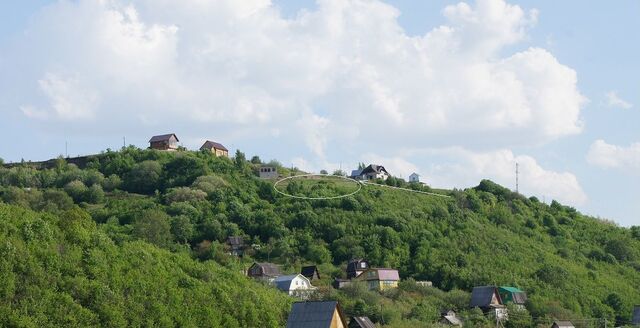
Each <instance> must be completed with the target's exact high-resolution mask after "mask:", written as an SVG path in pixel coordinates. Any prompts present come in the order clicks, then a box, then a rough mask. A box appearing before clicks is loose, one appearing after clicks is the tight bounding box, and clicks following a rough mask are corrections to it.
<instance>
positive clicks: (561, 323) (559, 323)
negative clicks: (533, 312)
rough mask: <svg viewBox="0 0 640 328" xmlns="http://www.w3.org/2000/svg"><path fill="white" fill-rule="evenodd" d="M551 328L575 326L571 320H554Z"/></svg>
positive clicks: (571, 327) (572, 327) (570, 327)
mask: <svg viewBox="0 0 640 328" xmlns="http://www.w3.org/2000/svg"><path fill="white" fill-rule="evenodd" d="M551 328H576V327H575V326H574V325H573V323H572V322H571V321H559V320H558V321H554V322H553V325H551Z"/></svg>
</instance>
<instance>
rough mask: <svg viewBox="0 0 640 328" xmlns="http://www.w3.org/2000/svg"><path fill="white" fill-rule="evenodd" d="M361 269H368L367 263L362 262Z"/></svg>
mask: <svg viewBox="0 0 640 328" xmlns="http://www.w3.org/2000/svg"><path fill="white" fill-rule="evenodd" d="M360 267H361V268H363V269H364V268H366V267H367V262H364V261H363V262H360Z"/></svg>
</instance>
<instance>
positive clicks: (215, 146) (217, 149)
mask: <svg viewBox="0 0 640 328" xmlns="http://www.w3.org/2000/svg"><path fill="white" fill-rule="evenodd" d="M200 150H206V151H210V152H211V153H213V154H214V155H215V156H216V157H229V150H228V149H227V148H226V147H225V146H223V145H222V144H221V143H218V142H215V141H210V140H207V141H205V142H204V144H203V145H202V147H200Z"/></svg>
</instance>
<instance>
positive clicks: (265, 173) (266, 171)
mask: <svg viewBox="0 0 640 328" xmlns="http://www.w3.org/2000/svg"><path fill="white" fill-rule="evenodd" d="M258 174H259V175H260V179H276V178H278V170H277V169H276V168H275V167H272V166H261V167H260V168H259V169H258Z"/></svg>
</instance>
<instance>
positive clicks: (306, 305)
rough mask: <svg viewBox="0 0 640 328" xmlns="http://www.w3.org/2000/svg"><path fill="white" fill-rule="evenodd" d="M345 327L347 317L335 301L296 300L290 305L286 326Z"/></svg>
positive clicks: (307, 327) (302, 327)
mask: <svg viewBox="0 0 640 328" xmlns="http://www.w3.org/2000/svg"><path fill="white" fill-rule="evenodd" d="M310 327H312V328H346V327H347V319H346V317H345V316H344V312H342V308H341V307H340V305H339V304H338V302H336V301H323V302H296V303H293V305H292V306H291V312H289V318H288V319H287V328H310Z"/></svg>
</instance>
